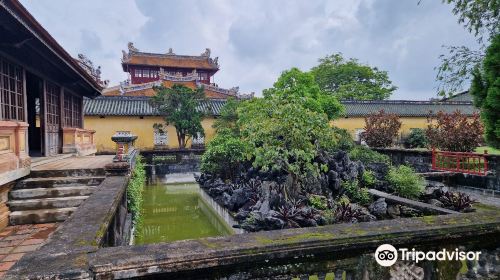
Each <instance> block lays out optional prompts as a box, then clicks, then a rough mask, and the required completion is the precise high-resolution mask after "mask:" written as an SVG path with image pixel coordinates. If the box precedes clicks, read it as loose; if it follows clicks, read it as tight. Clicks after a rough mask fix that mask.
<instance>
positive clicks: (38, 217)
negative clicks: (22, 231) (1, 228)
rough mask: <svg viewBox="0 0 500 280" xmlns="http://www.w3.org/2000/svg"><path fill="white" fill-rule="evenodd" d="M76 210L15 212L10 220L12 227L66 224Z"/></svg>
mask: <svg viewBox="0 0 500 280" xmlns="http://www.w3.org/2000/svg"><path fill="white" fill-rule="evenodd" d="M76 209H77V208H76V207H70V208H57V209H41V210H27V211H14V212H11V213H10V217H9V220H10V224H11V225H24V224H43V223H54V222H64V221H65V220H66V219H67V218H69V216H71V214H73V212H74V211H75V210H76Z"/></svg>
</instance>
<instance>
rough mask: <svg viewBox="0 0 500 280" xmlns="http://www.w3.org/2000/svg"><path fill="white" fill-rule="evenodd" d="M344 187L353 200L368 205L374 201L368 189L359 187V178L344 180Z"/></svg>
mask: <svg viewBox="0 0 500 280" xmlns="http://www.w3.org/2000/svg"><path fill="white" fill-rule="evenodd" d="M342 188H343V189H344V191H345V194H346V195H347V196H348V197H349V198H350V200H351V201H354V202H357V203H359V204H361V205H368V204H370V202H371V201H372V197H371V195H370V193H369V192H368V189H367V188H361V187H359V183H358V180H353V181H345V182H342Z"/></svg>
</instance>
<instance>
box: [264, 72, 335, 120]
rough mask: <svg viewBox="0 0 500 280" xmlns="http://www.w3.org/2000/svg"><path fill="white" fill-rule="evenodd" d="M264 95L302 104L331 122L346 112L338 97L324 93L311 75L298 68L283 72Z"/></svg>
mask: <svg viewBox="0 0 500 280" xmlns="http://www.w3.org/2000/svg"><path fill="white" fill-rule="evenodd" d="M263 93H264V97H265V98H274V97H276V98H277V99H280V100H282V101H286V102H296V103H301V105H302V106H305V107H306V108H307V109H309V110H312V111H315V112H318V113H324V114H326V115H327V117H328V119H329V120H333V119H335V118H338V117H339V116H340V115H341V114H342V113H343V112H344V107H343V106H342V104H341V103H340V102H339V100H338V99H337V97H336V96H332V95H330V94H328V93H326V92H325V91H323V90H322V89H321V88H320V87H319V85H318V84H317V83H316V81H315V79H314V76H313V75H312V74H311V73H308V72H302V71H300V70H299V69H297V68H292V69H290V70H286V71H283V73H281V76H280V77H279V78H278V80H277V81H276V82H275V83H274V84H273V87H272V88H269V89H265V90H264V92H263Z"/></svg>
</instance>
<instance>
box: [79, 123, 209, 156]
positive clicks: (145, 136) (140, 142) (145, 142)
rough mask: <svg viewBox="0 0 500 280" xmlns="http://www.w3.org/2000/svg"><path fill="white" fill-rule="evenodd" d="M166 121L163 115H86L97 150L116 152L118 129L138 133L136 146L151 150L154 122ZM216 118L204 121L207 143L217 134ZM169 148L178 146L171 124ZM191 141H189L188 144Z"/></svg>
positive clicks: (168, 128) (85, 125) (168, 136)
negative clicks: (114, 136) (115, 135)
mask: <svg viewBox="0 0 500 280" xmlns="http://www.w3.org/2000/svg"><path fill="white" fill-rule="evenodd" d="M155 123H164V122H163V119H162V118H161V117H143V118H142V119H141V118H140V117H136V116H106V117H104V118H101V117H99V116H85V119H84V127H85V129H92V130H95V131H96V133H95V134H94V135H95V140H94V141H95V143H96V146H97V152H98V153H99V152H101V153H102V152H114V151H115V143H114V142H113V141H111V136H113V134H115V133H116V131H118V130H126V131H130V132H131V133H132V134H135V135H137V136H138V137H137V141H136V147H137V148H139V149H141V150H151V149H153V148H154V142H153V139H154V129H153V124H155ZM213 123H214V118H211V117H210V118H205V119H204V120H203V121H202V126H203V129H204V130H205V143H206V142H208V141H210V140H211V139H212V138H213V137H214V134H215V131H214V129H213V128H212V125H213ZM167 139H168V148H178V147H179V144H178V142H177V136H176V133H175V128H174V127H173V126H171V125H169V126H168V127H167ZM189 145H190V143H188V146H189Z"/></svg>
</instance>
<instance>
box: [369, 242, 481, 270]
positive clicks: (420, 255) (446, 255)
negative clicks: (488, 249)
mask: <svg viewBox="0 0 500 280" xmlns="http://www.w3.org/2000/svg"><path fill="white" fill-rule="evenodd" d="M480 254H481V252H473V251H468V252H466V251H459V250H458V248H457V249H455V250H452V251H449V250H446V249H442V250H440V251H427V252H424V251H417V250H415V248H413V249H411V250H409V249H407V248H399V250H397V249H396V248H395V247H394V246H392V245H390V244H383V245H380V246H379V247H378V248H377V250H376V251H375V260H376V261H377V263H378V264H379V265H381V266H391V265H393V264H395V263H396V261H397V260H402V261H414V262H416V263H418V262H420V261H424V260H426V261H446V260H448V261H452V260H455V261H466V260H467V261H478V260H479V255H480Z"/></svg>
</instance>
